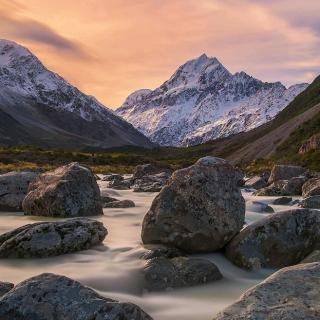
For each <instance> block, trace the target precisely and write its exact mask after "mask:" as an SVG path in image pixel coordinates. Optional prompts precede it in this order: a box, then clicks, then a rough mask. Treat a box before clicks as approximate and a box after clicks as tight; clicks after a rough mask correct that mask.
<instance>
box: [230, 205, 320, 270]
mask: <svg viewBox="0 0 320 320" xmlns="http://www.w3.org/2000/svg"><path fill="white" fill-rule="evenodd" d="M319 223H320V214H319V212H318V211H317V210H310V209H295V210H288V211H283V212H278V213H275V214H273V215H270V216H268V217H265V218H263V219H261V220H259V221H257V222H254V223H252V224H251V225H249V226H247V227H245V228H244V229H243V230H242V231H241V232H240V233H239V234H238V235H236V236H235V237H234V238H233V239H232V240H231V241H230V243H229V244H228V245H227V247H226V256H227V258H228V259H229V260H231V261H232V262H233V263H234V264H236V265H237V266H239V267H241V268H248V269H256V268H260V267H272V268H281V267H285V266H290V265H293V264H296V263H298V262H299V261H301V260H302V259H303V258H304V257H306V256H307V255H308V254H309V253H311V252H312V251H313V250H314V249H315V248H316V247H317V246H319V245H320V229H319Z"/></svg>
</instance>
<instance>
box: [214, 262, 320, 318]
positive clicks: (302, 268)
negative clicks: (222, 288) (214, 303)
mask: <svg viewBox="0 0 320 320" xmlns="http://www.w3.org/2000/svg"><path fill="white" fill-rule="evenodd" d="M319 286H320V263H309V264H300V265H296V266H293V267H288V268H284V269H281V270H280V271H278V272H276V273H274V274H273V275H271V276H270V277H269V278H267V279H266V280H265V281H263V282H262V283H260V284H258V285H257V286H255V287H253V288H251V289H249V290H248V291H247V292H245V293H244V294H243V295H242V296H241V297H240V299H239V300H238V301H237V302H235V303H234V304H233V305H231V306H229V307H228V308H226V309H225V310H224V311H222V312H221V313H219V314H218V315H217V316H216V317H215V318H214V320H266V319H270V320H271V319H272V320H300V319H301V320H302V319H308V320H318V319H319V314H320V306H319V300H320V290H319Z"/></svg>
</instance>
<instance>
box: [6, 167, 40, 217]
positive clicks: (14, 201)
mask: <svg viewBox="0 0 320 320" xmlns="http://www.w3.org/2000/svg"><path fill="white" fill-rule="evenodd" d="M37 176H38V173H35V172H16V171H12V172H9V173H6V174H1V175H0V211H21V210H22V201H23V199H24V197H25V196H26V194H27V192H28V187H29V183H30V182H31V181H32V180H33V179H35V178H36V177H37Z"/></svg>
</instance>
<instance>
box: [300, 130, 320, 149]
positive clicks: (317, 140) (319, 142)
mask: <svg viewBox="0 0 320 320" xmlns="http://www.w3.org/2000/svg"><path fill="white" fill-rule="evenodd" d="M318 149H320V133H317V134H314V135H313V136H311V137H310V138H309V139H308V140H307V141H305V142H304V143H303V144H302V145H301V147H300V149H299V153H300V154H305V153H307V152H309V151H311V150H318Z"/></svg>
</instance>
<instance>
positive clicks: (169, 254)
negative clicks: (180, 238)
mask: <svg viewBox="0 0 320 320" xmlns="http://www.w3.org/2000/svg"><path fill="white" fill-rule="evenodd" d="M184 255H185V254H184V252H183V251H181V250H179V249H177V248H174V247H167V246H157V247H156V248H153V249H150V250H148V251H146V252H144V253H143V255H142V257H141V258H142V259H144V260H149V259H153V258H167V259H172V258H175V257H182V256H184Z"/></svg>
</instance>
